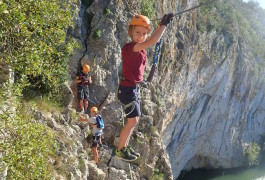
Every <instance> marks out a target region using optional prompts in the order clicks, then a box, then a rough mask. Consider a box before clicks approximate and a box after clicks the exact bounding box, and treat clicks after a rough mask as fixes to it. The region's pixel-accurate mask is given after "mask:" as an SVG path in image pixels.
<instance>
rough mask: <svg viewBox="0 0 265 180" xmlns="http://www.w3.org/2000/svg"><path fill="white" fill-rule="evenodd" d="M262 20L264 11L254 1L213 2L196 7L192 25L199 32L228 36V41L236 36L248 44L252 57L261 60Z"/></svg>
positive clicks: (262, 48) (264, 26)
mask: <svg viewBox="0 0 265 180" xmlns="http://www.w3.org/2000/svg"><path fill="white" fill-rule="evenodd" d="M200 2H201V3H205V2H208V0H200ZM264 17H265V10H264V9H262V8H260V7H259V6H258V4H257V3H255V2H252V1H250V2H249V3H244V2H243V1H242V0H233V1H230V0H222V1H221V0H217V1H214V3H211V4H209V5H208V6H204V7H201V8H200V12H199V15H198V20H197V24H196V26H197V29H198V31H199V32H200V33H204V32H211V31H216V32H217V33H222V34H224V35H226V36H227V37H229V38H230V40H231V42H234V41H235V40H236V39H235V38H236V37H237V36H239V37H240V38H242V39H244V40H245V41H246V42H247V43H248V44H249V45H250V47H251V48H252V51H253V53H254V55H255V56H257V57H259V58H261V59H264V58H265V51H264V46H265V39H264V37H265V33H264V32H265V24H264ZM237 34H238V35H237ZM262 63H263V64H265V62H264V61H263V62H262Z"/></svg>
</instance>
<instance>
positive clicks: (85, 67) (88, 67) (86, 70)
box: [83, 64, 90, 73]
mask: <svg viewBox="0 0 265 180" xmlns="http://www.w3.org/2000/svg"><path fill="white" fill-rule="evenodd" d="M83 71H84V73H88V72H89V71H90V66H89V65H87V64H85V65H84V66H83Z"/></svg>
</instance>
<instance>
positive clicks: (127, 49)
mask: <svg viewBox="0 0 265 180" xmlns="http://www.w3.org/2000/svg"><path fill="white" fill-rule="evenodd" d="M134 45H135V43H133V42H130V43H127V44H125V45H124V46H123V47H122V49H121V55H122V74H123V80H122V81H121V83H120V84H121V85H122V86H126V87H135V86H136V83H140V82H141V81H143V76H144V69H145V64H146V51H145V50H141V51H138V52H133V47H134Z"/></svg>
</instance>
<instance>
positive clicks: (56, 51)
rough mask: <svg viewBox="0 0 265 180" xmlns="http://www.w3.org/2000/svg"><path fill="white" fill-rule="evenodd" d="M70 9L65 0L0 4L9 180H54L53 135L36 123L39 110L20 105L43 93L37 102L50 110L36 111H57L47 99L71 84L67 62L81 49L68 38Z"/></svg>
mask: <svg viewBox="0 0 265 180" xmlns="http://www.w3.org/2000/svg"><path fill="white" fill-rule="evenodd" d="M70 5H71V4H70V3H69V2H68V1H64V0H62V1H55V0H35V1H33V0H30V1H16V0H9V1H7V0H0V72H1V73H2V74H1V78H0V120H1V121H0V132H1V133H0V134H1V136H0V154H1V156H0V158H1V159H0V161H1V167H0V172H1V170H3V169H4V168H6V167H7V169H8V177H7V178H8V179H50V165H49V163H48V160H49V156H51V155H53V153H54V150H55V148H56V143H55V142H54V139H53V134H52V133H51V132H50V131H49V129H47V128H46V127H45V126H44V125H41V124H39V123H38V122H36V121H35V120H34V118H33V117H32V114H33V112H34V109H35V107H37V106H35V105H32V104H31V103H26V105H25V104H23V103H22V99H23V94H24V99H25V97H27V96H28V95H30V94H31V93H33V94H34V95H32V94H31V95H32V97H41V96H39V95H40V94H42V95H43V93H45V94H46V95H47V96H44V97H47V98H42V101H39V102H43V101H44V103H45V104H46V105H45V106H44V107H41V106H40V107H38V108H40V109H41V108H43V109H47V107H49V108H50V107H53V106H54V107H56V108H58V106H59V105H58V104H54V103H53V104H52V105H51V104H50V99H48V98H50V97H53V99H57V97H58V96H60V88H59V87H60V85H61V84H62V83H63V82H65V80H66V79H68V73H67V68H66V67H67V60H68V59H69V56H71V55H72V53H73V50H74V48H76V47H77V43H76V42H75V41H74V40H73V39H72V37H69V36H66V30H67V28H68V27H69V26H72V25H73V22H72V13H73V11H72V10H71V7H70ZM10 70H12V72H14V73H15V82H12V79H10V78H9V72H10ZM38 91H40V92H38ZM22 92H23V93H22ZM39 100H40V99H39ZM30 102H32V101H30ZM35 102H37V103H39V102H38V100H35ZM53 102H54V101H53ZM34 104H35V103H34ZM47 104H48V105H47ZM49 110H51V109H49Z"/></svg>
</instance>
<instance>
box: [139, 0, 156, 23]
mask: <svg viewBox="0 0 265 180" xmlns="http://www.w3.org/2000/svg"><path fill="white" fill-rule="evenodd" d="M140 7H141V14H142V15H145V16H147V17H148V18H149V19H152V18H153V17H154V15H155V10H154V0H141V1H140Z"/></svg>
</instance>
